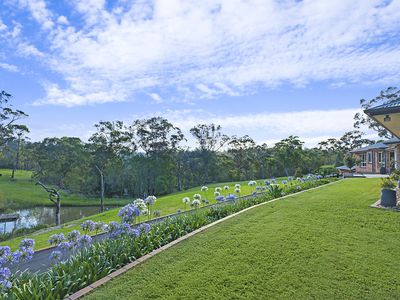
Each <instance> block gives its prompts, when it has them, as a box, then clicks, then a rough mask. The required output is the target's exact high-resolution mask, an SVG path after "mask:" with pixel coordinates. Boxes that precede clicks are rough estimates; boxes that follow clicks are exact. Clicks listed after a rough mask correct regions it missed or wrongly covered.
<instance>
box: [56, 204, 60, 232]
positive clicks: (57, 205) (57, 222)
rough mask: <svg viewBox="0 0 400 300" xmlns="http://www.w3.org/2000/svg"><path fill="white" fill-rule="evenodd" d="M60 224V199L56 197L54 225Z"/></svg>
mask: <svg viewBox="0 0 400 300" xmlns="http://www.w3.org/2000/svg"><path fill="white" fill-rule="evenodd" d="M60 224H61V201H60V197H58V198H57V203H56V226H59V225H60Z"/></svg>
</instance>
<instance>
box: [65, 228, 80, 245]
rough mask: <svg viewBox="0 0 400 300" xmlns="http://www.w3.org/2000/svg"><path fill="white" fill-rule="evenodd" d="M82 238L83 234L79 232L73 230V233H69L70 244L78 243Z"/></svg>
mask: <svg viewBox="0 0 400 300" xmlns="http://www.w3.org/2000/svg"><path fill="white" fill-rule="evenodd" d="M80 236H81V233H80V232H79V231H78V230H72V231H71V232H68V234H67V239H68V241H70V242H73V243H76V242H77V241H78V239H79V237H80Z"/></svg>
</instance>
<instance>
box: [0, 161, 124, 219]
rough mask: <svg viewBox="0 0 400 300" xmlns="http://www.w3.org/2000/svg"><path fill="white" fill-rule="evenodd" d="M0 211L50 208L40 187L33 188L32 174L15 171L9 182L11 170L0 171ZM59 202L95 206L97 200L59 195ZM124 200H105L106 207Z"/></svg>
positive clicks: (68, 204) (46, 197) (46, 196)
mask: <svg viewBox="0 0 400 300" xmlns="http://www.w3.org/2000/svg"><path fill="white" fill-rule="evenodd" d="M0 174H2V176H0V211H11V210H13V209H19V208H27V207H35V206H51V205H52V203H51V202H50V200H49V199H48V195H47V193H46V192H45V191H44V190H43V189H42V188H41V187H40V186H35V181H33V180H32V179H31V177H32V172H30V171H16V173H15V180H11V177H10V176H11V170H8V169H0ZM61 197H62V198H61V201H62V205H64V206H97V205H99V199H98V198H85V197H80V196H77V195H70V194H66V193H63V192H62V193H61ZM127 202H128V200H126V199H106V200H105V203H106V205H123V204H125V203H127Z"/></svg>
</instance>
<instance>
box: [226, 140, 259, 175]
mask: <svg viewBox="0 0 400 300" xmlns="http://www.w3.org/2000/svg"><path fill="white" fill-rule="evenodd" d="M255 145H256V143H255V142H254V140H253V139H252V138H251V137H249V136H248V135H244V136H242V137H236V136H233V137H232V138H231V139H230V141H229V142H228V147H229V148H228V153H229V154H230V155H232V158H233V161H234V165H235V169H236V178H235V179H237V180H239V181H240V180H242V178H243V176H242V175H244V177H245V178H246V179H248V178H249V172H250V171H251V169H252V166H253V163H254V156H253V151H252V149H253V148H254V147H255Z"/></svg>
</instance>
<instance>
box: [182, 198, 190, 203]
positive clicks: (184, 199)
mask: <svg viewBox="0 0 400 300" xmlns="http://www.w3.org/2000/svg"><path fill="white" fill-rule="evenodd" d="M182 202H183V203H185V204H188V203H190V198H189V197H184V198H183V199H182Z"/></svg>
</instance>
